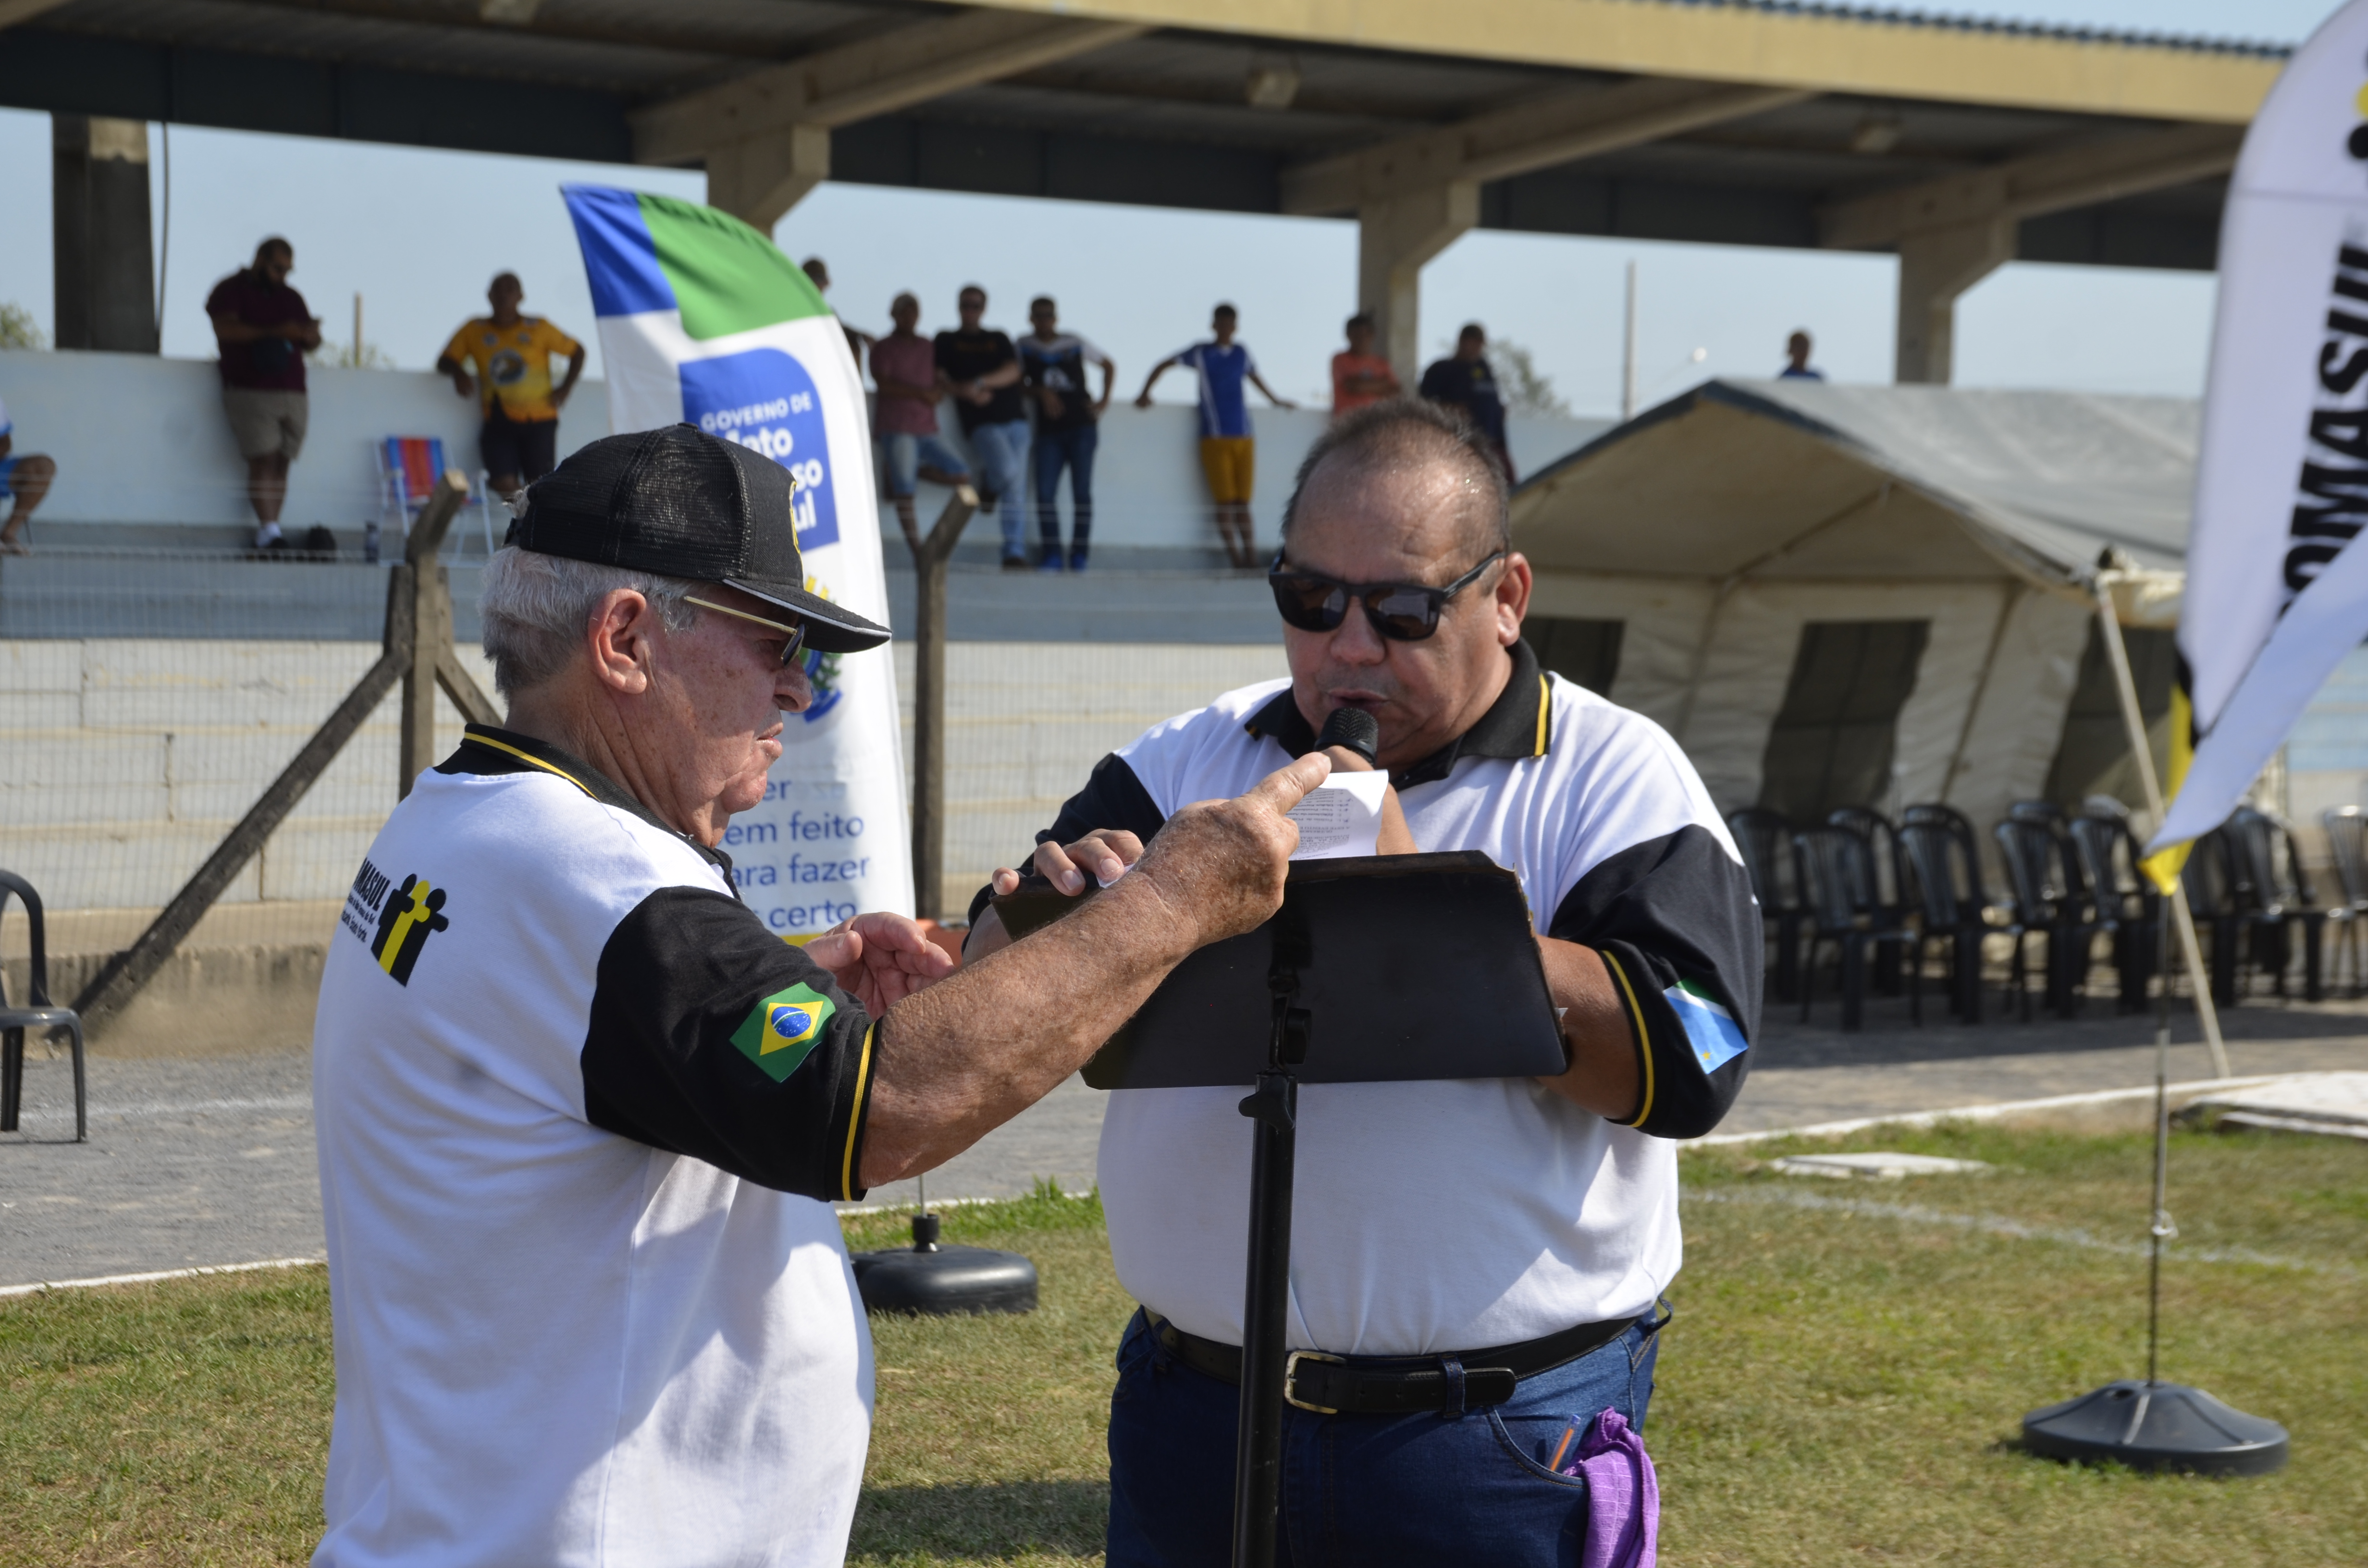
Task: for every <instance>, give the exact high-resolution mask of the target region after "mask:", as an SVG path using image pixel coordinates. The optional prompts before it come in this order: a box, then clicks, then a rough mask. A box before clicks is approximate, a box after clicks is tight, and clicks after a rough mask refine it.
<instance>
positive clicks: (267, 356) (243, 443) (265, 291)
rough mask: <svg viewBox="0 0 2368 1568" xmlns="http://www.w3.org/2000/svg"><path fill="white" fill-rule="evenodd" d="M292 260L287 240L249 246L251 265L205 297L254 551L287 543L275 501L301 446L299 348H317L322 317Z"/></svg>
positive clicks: (282, 494) (281, 498) (284, 491)
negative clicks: (297, 285)
mask: <svg viewBox="0 0 2368 1568" xmlns="http://www.w3.org/2000/svg"><path fill="white" fill-rule="evenodd" d="M295 265H296V251H295V248H294V247H293V246H291V245H290V244H289V243H288V242H287V241H286V240H283V239H279V238H273V239H268V240H266V241H264V242H263V243H262V244H259V245H257V246H256V247H255V265H254V266H252V267H245V268H244V269H242V270H240V271H237V272H233V273H232V274H231V275H230V276H229V277H227V278H223V279H222V281H221V282H219V283H217V284H215V285H214V291H213V292H212V293H211V294H209V295H207V296H206V314H207V315H209V316H211V318H212V319H213V324H214V342H215V343H216V344H217V345H219V346H220V347H221V349H222V411H223V412H224V413H225V414H227V415H229V416H230V429H231V434H232V435H233V437H236V438H237V440H238V450H239V455H240V456H241V457H243V458H245V460H246V493H247V499H248V500H249V501H251V502H252V503H253V504H254V506H255V525H256V526H255V548H256V549H257V550H285V549H287V548H288V541H287V540H284V539H282V538H280V537H279V508H280V506H281V504H282V503H284V502H285V501H286V500H287V499H288V465H289V464H290V463H291V462H293V461H294V460H296V454H297V453H298V452H299V451H301V450H302V449H303V446H304V422H305V402H304V352H305V350H306V349H309V348H318V347H321V324H320V323H319V322H318V321H316V320H315V319H313V314H312V312H309V311H307V310H306V309H305V308H304V296H303V295H302V294H299V293H298V292H296V290H293V289H290V287H288V274H289V272H290V269H291V268H293V267H295Z"/></svg>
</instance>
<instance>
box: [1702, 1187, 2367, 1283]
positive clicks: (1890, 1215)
mask: <svg viewBox="0 0 2368 1568" xmlns="http://www.w3.org/2000/svg"><path fill="white" fill-rule="evenodd" d="M1679 1198H1680V1199H1683V1200H1684V1201H1685V1202H1688V1203H1732V1204H1736V1205H1745V1204H1751V1205H1759V1204H1765V1205H1768V1206H1770V1207H1771V1208H1778V1209H1807V1210H1816V1211H1818V1212H1822V1213H1831V1214H1851V1215H1856V1216H1858V1217H1859V1218H1861V1219H1867V1220H1896V1221H1899V1222H1900V1223H1902V1224H1907V1225H1932V1226H1938V1227H1941V1228H1943V1229H1947V1230H1953V1231H1971V1232H1974V1233H1976V1234H1980V1235H1986V1236H2005V1237H2007V1238H2009V1240H2012V1241H2019V1242H2052V1243H2054V1244H2055V1245H2057V1246H2067V1247H2078V1248H2079V1249H2080V1250H2081V1251H2083V1252H2103V1253H2111V1254H2112V1255H2113V1256H2116V1257H2144V1256H2146V1251H2147V1249H2146V1246H2145V1244H2142V1243H2138V1242H2113V1241H2107V1240H2105V1239H2104V1238H2103V1237H2101V1236H2096V1235H2091V1234H2090V1233H2088V1232H2087V1231H2084V1230H2080V1229H2078V1228H2077V1227H2069V1226H2054V1225H2032V1224H2026V1223H2024V1222H2023V1221H2021V1220H2009V1219H2008V1218H2006V1217H2005V1216H2004V1215H2001V1214H1952V1213H1950V1212H1948V1211H1947V1210H1941V1209H1930V1208H1927V1207H1925V1206H1924V1205H1923V1204H1921V1203H1878V1202H1875V1201H1874V1200H1873V1199H1865V1198H1831V1197H1828V1196H1827V1195H1826V1194H1824V1193H1821V1192H1795V1191H1793V1190H1791V1189H1789V1188H1785V1187H1744V1188H1740V1189H1736V1190H1728V1189H1725V1188H1710V1189H1707V1190H1706V1189H1704V1188H1702V1187H1684V1188H1681V1189H1680V1190H1679ZM2162 1256H2163V1260H2164V1261H2165V1262H2167V1263H2241V1264H2249V1265H2252V1266H2253V1267H2258V1268H2293V1269H2298V1270H2300V1271H2302V1272H2303V1273H2305V1274H2324V1275H2327V1276H2329V1277H2331V1278H2338V1279H2361V1278H2368V1275H2363V1274H2362V1272H2361V1271H2360V1270H2359V1269H2356V1268H2346V1267H2343V1266H2342V1265H2341V1264H2336V1263H2319V1262H2317V1261H2314V1260H2312V1259H2310V1258H2302V1257H2279V1256H2274V1255H2272V1254H2270V1253H2263V1252H2255V1251H2253V1250H2252V1249H2251V1248H2249V1247H2182V1246H2180V1244H2178V1243H2176V1242H2173V1243H2171V1244H2169V1245H2168V1246H2166V1247H2164V1248H2163V1253H2162Z"/></svg>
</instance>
